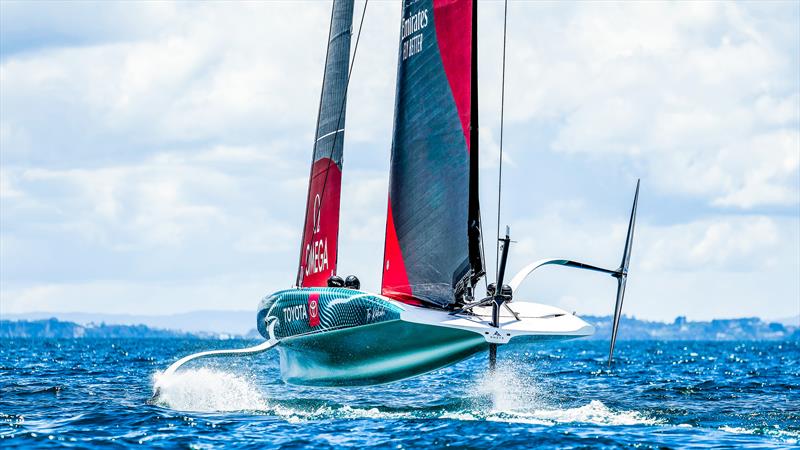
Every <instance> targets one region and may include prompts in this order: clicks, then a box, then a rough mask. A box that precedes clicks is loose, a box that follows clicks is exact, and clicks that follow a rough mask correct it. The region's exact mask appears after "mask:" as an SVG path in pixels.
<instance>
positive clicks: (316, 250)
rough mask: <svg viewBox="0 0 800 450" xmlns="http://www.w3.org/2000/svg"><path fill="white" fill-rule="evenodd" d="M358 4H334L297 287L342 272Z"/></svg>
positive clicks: (346, 0) (315, 283) (340, 0)
mask: <svg viewBox="0 0 800 450" xmlns="http://www.w3.org/2000/svg"><path fill="white" fill-rule="evenodd" d="M353 4H354V1H353V0H334V1H333V6H332V10H331V24H330V30H329V33H328V46H327V53H326V56H325V72H324V74H323V77H322V93H321V94H320V103H319V112H318V115H317V130H316V132H315V133H314V150H313V157H312V161H311V172H310V175H309V182H308V194H307V196H306V213H305V219H304V220H303V235H302V239H301V241H300V245H301V246H300V262H299V264H298V270H297V280H296V285H297V286H325V285H326V282H327V279H328V277H329V276H331V275H333V274H335V273H336V261H337V255H338V254H337V244H338V238H339V205H340V193H341V183H342V154H343V145H344V116H345V106H346V96H347V78H348V69H349V60H350V35H351V30H352V22H353Z"/></svg>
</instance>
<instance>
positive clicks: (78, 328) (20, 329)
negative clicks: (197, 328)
mask: <svg viewBox="0 0 800 450" xmlns="http://www.w3.org/2000/svg"><path fill="white" fill-rule="evenodd" d="M230 337H233V336H229V335H225V334H216V333H186V332H183V331H175V330H165V329H159V328H151V327H148V326H147V325H141V324H140V325H107V324H105V323H100V324H94V323H92V324H88V325H79V324H77V323H74V322H64V321H61V320H58V319H55V318H50V319H44V320H32V321H28V320H0V338H37V339H40V338H57V339H73V338H160V339H164V338H197V339H209V338H210V339H220V338H223V339H224V338H230Z"/></svg>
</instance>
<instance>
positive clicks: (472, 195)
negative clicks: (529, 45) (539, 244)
mask: <svg viewBox="0 0 800 450" xmlns="http://www.w3.org/2000/svg"><path fill="white" fill-rule="evenodd" d="M471 61H472V73H471V86H470V92H471V99H470V106H471V108H470V128H469V148H470V152H469V157H470V158H469V228H468V233H469V261H470V270H471V273H470V278H469V282H470V286H469V288H470V289H472V288H474V287H475V284H476V283H477V282H478V280H479V279H480V278H481V277H482V276H483V275H484V273H485V267H484V260H483V241H482V239H483V237H482V233H483V227H482V223H481V208H480V191H479V183H478V173H479V170H480V167H479V162H478V145H479V144H478V143H479V139H478V138H479V136H478V130H479V128H478V2H477V0H475V1H473V2H472V55H471Z"/></svg>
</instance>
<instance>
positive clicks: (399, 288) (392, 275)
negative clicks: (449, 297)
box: [381, 198, 421, 305]
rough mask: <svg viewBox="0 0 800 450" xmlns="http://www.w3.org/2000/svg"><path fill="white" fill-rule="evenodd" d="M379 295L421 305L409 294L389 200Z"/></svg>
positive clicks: (404, 265)
mask: <svg viewBox="0 0 800 450" xmlns="http://www.w3.org/2000/svg"><path fill="white" fill-rule="evenodd" d="M381 294H383V295H385V296H387V297H390V298H394V299H396V300H399V301H401V302H403V303H409V304H412V305H420V304H421V302H420V301H419V300H416V299H414V296H413V294H412V293H411V286H410V285H409V283H408V273H407V272H406V264H405V261H403V253H402V251H401V250H400V242H399V241H398V240H397V231H396V230H395V227H394V217H392V199H391V198H390V199H389V208H388V211H387V212H386V247H385V250H384V254H383V282H382V283H381Z"/></svg>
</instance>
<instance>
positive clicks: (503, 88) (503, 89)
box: [494, 0, 508, 289]
mask: <svg viewBox="0 0 800 450" xmlns="http://www.w3.org/2000/svg"><path fill="white" fill-rule="evenodd" d="M507 24H508V0H505V2H504V5H503V75H502V82H501V87H500V169H499V174H498V176H497V249H496V251H495V260H494V276H495V280H497V277H499V276H500V273H499V271H500V206H501V203H500V201H501V198H502V197H501V195H502V192H503V113H504V110H505V100H506V27H507ZM501 287H502V286H497V289H500V288H501Z"/></svg>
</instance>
